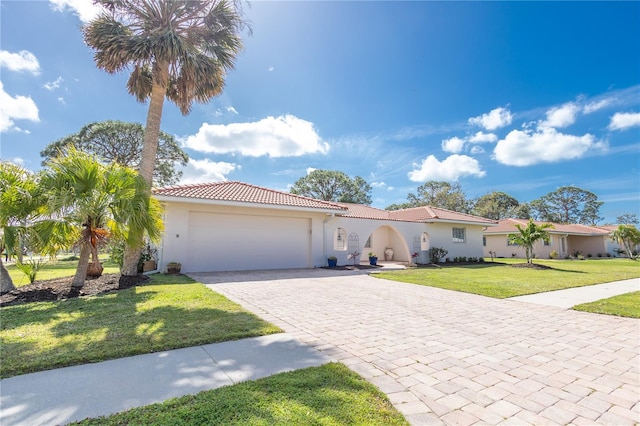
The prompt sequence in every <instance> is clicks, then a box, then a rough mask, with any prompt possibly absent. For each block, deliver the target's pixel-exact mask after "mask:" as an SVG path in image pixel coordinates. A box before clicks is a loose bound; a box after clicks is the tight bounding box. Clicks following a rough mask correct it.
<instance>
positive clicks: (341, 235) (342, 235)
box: [333, 228, 347, 251]
mask: <svg viewBox="0 0 640 426" xmlns="http://www.w3.org/2000/svg"><path fill="white" fill-rule="evenodd" d="M333 249H334V250H338V251H346V250H347V231H345V230H344V229H343V228H338V229H336V232H335V234H334V239H333Z"/></svg>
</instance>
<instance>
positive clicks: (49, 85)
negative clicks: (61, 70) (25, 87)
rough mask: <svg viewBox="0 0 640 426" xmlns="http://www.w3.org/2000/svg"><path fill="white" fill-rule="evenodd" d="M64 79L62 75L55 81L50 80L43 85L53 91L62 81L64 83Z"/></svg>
mask: <svg viewBox="0 0 640 426" xmlns="http://www.w3.org/2000/svg"><path fill="white" fill-rule="evenodd" d="M63 81H64V80H63V79H62V77H58V78H56V79H55V81H49V82H47V83H45V84H44V85H43V87H44V88H45V89H47V90H48V91H50V92H53V91H54V90H56V89H58V88H59V87H60V83H62V82H63Z"/></svg>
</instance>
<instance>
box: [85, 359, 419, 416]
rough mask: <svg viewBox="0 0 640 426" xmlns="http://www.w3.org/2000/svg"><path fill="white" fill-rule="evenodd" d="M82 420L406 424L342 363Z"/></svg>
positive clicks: (383, 397)
mask: <svg viewBox="0 0 640 426" xmlns="http://www.w3.org/2000/svg"><path fill="white" fill-rule="evenodd" d="M76 424H81V425H142V424H154V425H182V424H188V425H213V424H216V425H219V424H224V425H243V426H244V425H249V426H251V425H336V426H338V425H390V426H393V425H408V423H407V421H406V420H405V419H404V417H403V416H402V415H401V414H400V413H399V412H398V411H396V410H395V409H394V408H393V406H392V405H391V403H390V402H389V400H388V399H387V397H386V396H385V395H384V394H383V393H382V392H380V391H379V390H378V389H377V388H376V387H375V386H373V385H371V384H369V383H367V382H366V381H365V380H364V379H362V378H361V377H360V376H358V375H357V374H355V373H353V372H352V371H351V370H349V369H348V368H347V367H345V366H344V365H342V364H337V363H333V364H326V365H323V366H321V367H311V368H306V369H303V370H297V371H293V372H289V373H282V374H277V375H274V376H271V377H267V378H264V379H260V380H256V381H252V382H244V383H240V384H237V385H234V386H228V387H224V388H220V389H215V390H211V391H206V392H200V393H199V394H196V395H188V396H184V397H181V398H176V399H172V400H169V401H166V402H163V403H160V404H153V405H148V406H146V407H140V408H134V409H132V410H129V411H126V412H123V413H118V414H114V415H112V416H109V417H101V418H97V419H87V420H84V421H82V422H80V423H76Z"/></svg>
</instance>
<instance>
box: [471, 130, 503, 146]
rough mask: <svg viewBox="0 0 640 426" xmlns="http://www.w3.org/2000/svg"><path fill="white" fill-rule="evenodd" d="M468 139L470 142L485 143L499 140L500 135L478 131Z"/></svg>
mask: <svg viewBox="0 0 640 426" xmlns="http://www.w3.org/2000/svg"><path fill="white" fill-rule="evenodd" d="M468 140H469V142H472V143H485V142H495V141H497V140H498V137H497V136H496V135H495V134H493V133H483V132H478V133H476V134H475V135H473V136H470V137H469V139H468ZM474 148H475V147H474Z"/></svg>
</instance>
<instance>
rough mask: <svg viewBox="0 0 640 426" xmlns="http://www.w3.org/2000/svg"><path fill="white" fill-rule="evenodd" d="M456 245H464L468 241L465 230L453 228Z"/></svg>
mask: <svg viewBox="0 0 640 426" xmlns="http://www.w3.org/2000/svg"><path fill="white" fill-rule="evenodd" d="M451 229H452V234H453V242H454V243H464V242H466V241H467V236H466V233H465V228H451Z"/></svg>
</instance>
